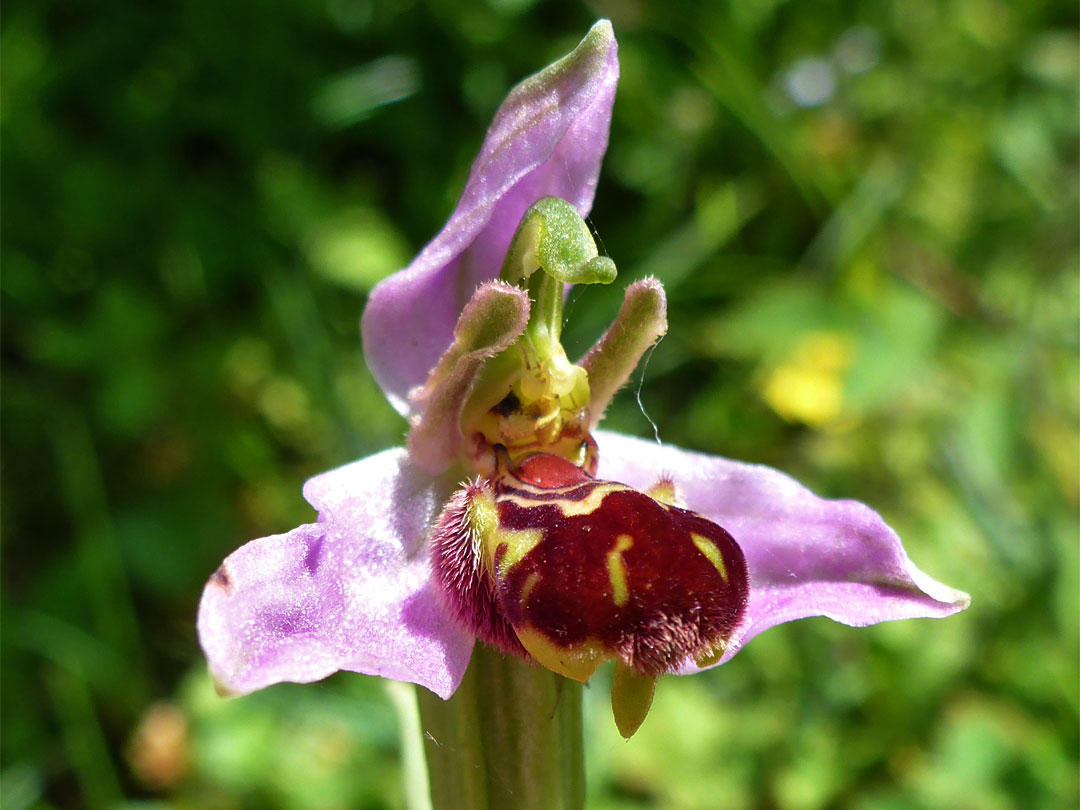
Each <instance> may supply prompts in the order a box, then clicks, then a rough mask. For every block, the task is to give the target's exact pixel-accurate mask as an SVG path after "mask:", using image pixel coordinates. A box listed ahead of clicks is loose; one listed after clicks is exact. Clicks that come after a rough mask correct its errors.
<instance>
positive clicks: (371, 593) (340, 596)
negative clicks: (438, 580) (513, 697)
mask: <svg viewBox="0 0 1080 810" xmlns="http://www.w3.org/2000/svg"><path fill="white" fill-rule="evenodd" d="M447 494H448V493H443V492H440V491H438V487H437V485H436V484H435V483H433V482H432V480H431V479H430V478H428V477H426V476H423V475H421V474H420V473H419V472H418V471H416V469H415V468H414V467H412V465H411V464H410V463H409V461H408V459H407V457H406V454H405V451H404V450H388V451H386V452H383V453H379V454H378V455H375V456H371V457H369V458H366V459H362V460H361V461H357V462H354V463H353V464H349V465H347V466H345V467H341V468H339V469H337V470H332V471H331V472H328V473H323V474H322V475H319V476H316V477H315V478H312V479H311V480H310V481H308V482H307V484H306V486H305V487H304V496H305V497H306V498H307V500H308V501H309V502H310V503H311V504H312V505H313V506H314V507H315V508H316V509H317V510H318V511H319V520H318V522H317V523H312V524H308V525H304V526H300V527H298V528H296V529H293V530H292V531H291V532H289V533H287V534H280V535H275V536H272V537H264V538H262V539H260V540H254V541H252V542H250V543H248V544H247V545H245V546H243V547H241V548H240V549H238V550H237V551H235V552H233V553H232V554H231V555H229V557H228V558H227V559H226V560H225V562H224V563H222V565H221V568H219V569H218V571H217V572H216V573H215V574H214V575H213V576H212V577H210V580H209V581H208V582H207V584H206V588H205V590H204V591H203V597H202V601H201V603H200V605H199V620H198V628H199V640H200V642H201V644H202V647H203V650H204V651H205V652H206V657H207V659H208V660H209V662H210V670H211V672H212V674H213V676H214V679H215V681H216V682H217V684H218V686H219V688H220V689H221V690H222V691H225V692H228V693H233V694H246V693H248V692H252V691H254V690H256V689H261V688H262V687H264V686H269V685H270V684H273V683H279V682H282V681H291V682H297V683H308V682H310V681H316V680H319V679H321V678H325V677H326V676H327V675H330V674H331V673H333V672H335V671H336V670H339V669H343V670H350V671H353V672H363V673H366V674H369V675H381V676H383V677H387V678H393V679H396V680H401V681H410V682H412V683H418V684H420V685H422V686H426V687H427V688H428V689H430V690H431V691H433V692H435V693H436V694H438V695H440V696H441V697H443V698H446V697H449V696H450V695H451V694H453V692H454V690H455V689H456V688H457V685H458V683H460V681H461V678H462V676H463V675H464V673H465V667H466V666H467V664H468V661H469V656H470V654H471V652H472V646H473V638H472V637H471V636H470V635H469V634H467V633H465V632H464V631H462V630H461V629H459V628H458V626H457V625H456V623H454V622H453V621H451V620H450V619H449V617H448V616H447V615H446V613H445V611H444V609H443V607H442V605H441V603H440V601H439V599H438V597H437V595H436V593H435V589H434V588H433V586H432V583H431V575H430V568H429V564H428V558H427V551H426V548H425V546H424V538H425V535H426V532H427V531H428V526H429V523H430V521H431V519H432V518H433V517H434V514H435V511H436V510H437V509H438V508H439V506H440V505H441V503H442V501H443V500H444V499H445V497H446V495H447Z"/></svg>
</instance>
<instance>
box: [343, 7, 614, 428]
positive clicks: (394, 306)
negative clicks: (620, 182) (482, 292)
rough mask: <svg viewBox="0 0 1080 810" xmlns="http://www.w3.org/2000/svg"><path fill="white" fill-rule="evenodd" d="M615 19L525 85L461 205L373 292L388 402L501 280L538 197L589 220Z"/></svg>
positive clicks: (371, 329)
mask: <svg viewBox="0 0 1080 810" xmlns="http://www.w3.org/2000/svg"><path fill="white" fill-rule="evenodd" d="M616 51H617V47H616V44H615V35H614V33H613V32H612V29H611V23H609V22H608V21H607V20H601V21H600V22H598V23H596V25H594V26H593V28H592V30H590V31H589V33H588V34H587V35H586V36H585V38H584V39H583V40H582V41H581V44H579V45H578V47H577V48H576V49H575V50H574V51H573V52H572V53H570V54H569V55H568V56H566V57H564V58H563V59H561V60H560V61H558V62H556V63H555V64H553V65H551V66H549V67H548V68H545V69H544V70H543V71H541V72H540V73H538V74H536V75H535V76H533V77H531V78H529V79H526V80H525V81H524V82H522V83H521V84H519V85H518V86H517V87H516V88H514V90H512V91H511V93H510V95H509V96H508V97H507V98H506V100H505V101H504V102H503V104H502V106H501V107H500V108H499V110H498V112H497V113H496V114H495V119H494V121H493V122H492V124H491V128H490V129H489V130H488V133H487V137H486V138H485V139H484V143H483V146H482V147H481V149H480V154H479V155H478V156H477V158H476V161H475V162H474V163H473V166H472V170H471V172H470V173H469V179H468V181H467V182H466V184H465V190H464V191H463V192H462V195H461V199H460V200H459V201H458V205H457V208H455V209H454V213H453V214H452V215H451V216H450V219H449V221H448V222H447V223H446V225H445V226H444V227H443V229H442V231H440V233H439V235H438V236H436V237H435V238H434V239H433V240H432V241H431V242H430V243H429V244H428V245H427V247H425V248H424V249H423V251H421V252H420V255H418V256H417V257H416V258H415V259H414V260H413V262H412V263H411V264H410V265H409V266H408V267H407V268H405V269H404V270H402V271H401V272H399V273H396V274H394V275H393V276H391V277H390V278H388V279H385V280H384V281H382V282H381V283H380V284H379V285H378V286H377V287H375V289H374V290H372V292H371V296H370V297H369V299H368V303H367V307H366V308H365V310H364V315H363V319H362V321H361V329H362V333H363V342H364V354H365V356H366V358H367V362H368V366H369V367H370V368H371V371H372V373H373V374H374V375H375V379H376V380H377V381H378V382H379V385H380V386H381V387H382V389H383V391H384V393H385V394H386V396H387V397H388V398H389V400H390V402H391V403H392V404H393V405H394V407H395V408H397V410H398V411H399V412H401V413H402V414H405V413H407V411H408V403H407V400H406V395H407V394H408V392H409V390H410V389H411V388H412V387H413V386H415V385H420V384H421V383H423V382H424V380H425V379H426V377H427V374H428V372H429V371H430V370H431V369H432V368H434V366H435V364H436V363H437V362H438V360H439V357H440V355H441V354H442V352H443V351H444V350H445V349H446V347H447V346H449V345H450V341H451V340H452V337H453V329H454V324H455V322H456V321H457V318H458V315H459V314H460V313H461V311H462V309H463V307H464V306H465V303H466V302H467V301H468V300H469V297H470V296H471V295H472V293H473V291H474V290H475V289H476V288H477V286H478V285H479V284H481V283H482V282H485V281H489V280H491V279H493V278H495V277H496V276H498V274H499V271H500V269H501V268H502V263H503V258H504V257H505V255H506V251H507V248H508V247H509V245H510V238H511V237H512V236H513V234H514V231H515V229H516V228H517V226H518V224H519V223H520V221H521V217H522V216H523V215H524V214H525V211H526V209H528V207H529V206H530V205H532V204H533V203H534V202H536V201H537V200H538V199H540V198H541V197H545V196H548V195H551V196H556V197H562V198H563V199H565V200H568V201H570V202H572V203H573V204H574V205H575V206H577V208H578V210H579V211H580V212H581V214H582V215H583V216H584V215H585V214H587V213H588V212H589V209H590V208H591V207H592V200H593V195H594V193H595V191H596V183H597V179H598V178H599V174H600V162H601V160H602V159H603V156H604V151H605V150H606V149H607V142H608V128H609V126H610V123H611V107H612V104H613V103H614V99H615V84H616V82H617V80H618V76H619V63H618V60H617V53H616Z"/></svg>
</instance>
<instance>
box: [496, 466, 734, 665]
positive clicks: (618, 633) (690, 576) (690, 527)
mask: <svg viewBox="0 0 1080 810" xmlns="http://www.w3.org/2000/svg"><path fill="white" fill-rule="evenodd" d="M522 466H523V468H524V469H521V470H519V471H518V473H517V475H515V476H513V477H504V478H502V479H501V480H500V481H499V482H498V483H497V484H496V486H495V491H496V502H497V504H498V514H499V526H500V529H505V530H510V531H528V530H534V531H538V532H540V533H541V536H542V539H541V541H540V542H539V543H537V545H536V546H535V547H534V548H533V549H532V550H531V551H529V552H528V553H527V554H526V555H525V556H524V557H523V558H522V559H521V560H520V561H519V562H517V563H515V564H514V565H513V566H511V567H510V568H509V569H508V570H507V571H506V572H505V573H503V574H497V576H498V583H497V594H498V602H499V606H500V608H501V610H502V612H503V613H504V614H505V615H506V616H507V618H508V619H509V621H510V623H511V625H513V626H514V627H515V628H521V627H531V628H532V629H535V630H537V631H539V632H541V633H543V634H544V636H545V637H547V638H548V640H550V641H551V642H552V643H553V644H555V645H556V646H558V647H562V648H571V647H575V646H577V645H579V644H582V643H584V642H586V641H588V640H593V641H598V642H600V643H601V644H602V645H603V646H604V647H605V648H606V649H608V650H610V651H612V653H613V654H615V655H617V656H618V657H619V658H620V659H622V660H623V661H624V662H625V663H626V664H627V665H628V666H631V667H633V668H634V669H636V670H637V671H639V672H640V673H641V674H643V675H659V674H662V673H664V672H670V671H672V670H674V669H676V668H677V667H678V666H679V665H680V664H681V663H682V662H683V661H684V660H685V659H686V658H687V657H697V656H703V655H708V654H710V653H711V652H712V651H713V650H714V649H716V648H717V647H720V646H722V645H723V643H724V642H725V641H726V639H727V638H729V637H730V635H731V634H732V632H733V631H734V629H735V627H736V626H737V625H738V623H739V621H740V619H741V618H742V616H743V614H744V612H745V609H746V601H747V595H748V592H749V583H748V577H747V568H746V560H745V557H744V556H743V553H742V550H741V549H740V548H739V546H738V544H737V543H736V542H735V540H734V539H733V538H732V537H731V535H730V534H728V532H727V531H725V530H724V529H723V528H721V527H720V526H717V525H716V524H715V523H713V522H711V521H709V520H706V519H705V518H703V517H701V516H700V515H697V514H695V513H693V512H690V511H687V510H685V509H680V508H679V507H676V506H670V505H667V504H664V503H661V502H659V501H657V500H655V499H653V498H652V497H650V496H649V495H647V494H645V493H643V492H639V491H637V490H634V489H631V488H630V487H626V486H624V485H622V484H616V483H613V482H607V481H599V480H596V479H593V478H592V477H590V476H588V475H586V474H585V473H584V472H582V471H581V470H580V469H578V468H576V467H574V465H572V464H570V463H569V462H567V461H566V460H564V459H561V458H559V457H556V456H534V457H533V458H532V459H530V460H528V461H527V462H526V463H525V464H523V465H522ZM526 479H531V480H532V481H537V482H540V481H543V482H544V483H556V486H554V487H542V486H538V485H537V484H530V483H525V480H526ZM495 562H496V565H495V570H496V572H500V566H499V557H498V552H497V557H496V560H495ZM616 580H618V581H619V582H616Z"/></svg>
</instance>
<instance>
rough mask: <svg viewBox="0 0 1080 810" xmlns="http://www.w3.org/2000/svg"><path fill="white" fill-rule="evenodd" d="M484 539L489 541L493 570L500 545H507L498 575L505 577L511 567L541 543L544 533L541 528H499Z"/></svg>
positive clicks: (488, 550) (490, 560)
mask: <svg viewBox="0 0 1080 810" xmlns="http://www.w3.org/2000/svg"><path fill="white" fill-rule="evenodd" d="M484 539H485V540H486V542H487V556H488V563H489V566H490V568H491V570H492V571H494V568H495V565H494V564H495V555H496V553H497V552H498V550H499V546H502V545H505V546H506V551H505V552H503V555H502V558H501V559H500V560H499V570H498V575H499V576H500V577H505V576H506V575H507V574H508V573H509V572H510V569H511V568H513V567H514V566H515V565H517V564H518V563H519V562H521V561H522V560H523V559H524V558H525V555H526V554H528V553H529V552H530V551H532V550H533V549H534V548H536V547H537V546H538V545H539V544H540V541H541V540H543V539H544V533H543V532H542V531H541V530H540V529H499V530H497V531H495V532H492V533H491V534H490V535H489V536H488V537H486V538H484Z"/></svg>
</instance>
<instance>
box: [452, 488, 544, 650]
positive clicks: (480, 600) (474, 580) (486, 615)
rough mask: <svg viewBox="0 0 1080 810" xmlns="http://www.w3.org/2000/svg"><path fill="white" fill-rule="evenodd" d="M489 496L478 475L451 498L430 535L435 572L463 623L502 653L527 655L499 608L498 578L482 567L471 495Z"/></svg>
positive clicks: (454, 610)
mask: <svg viewBox="0 0 1080 810" xmlns="http://www.w3.org/2000/svg"><path fill="white" fill-rule="evenodd" d="M491 496H492V492H491V486H490V485H489V484H488V483H487V482H485V481H483V480H482V479H477V480H476V481H473V482H470V483H468V484H467V485H466V486H465V488H464V489H461V490H459V491H457V492H455V493H454V495H453V497H451V498H450V500H449V501H448V502H447V504H446V506H445V508H444V509H443V511H442V514H441V515H440V516H439V519H438V521H437V522H436V524H435V531H434V534H433V535H432V539H431V568H432V573H433V575H434V579H435V584H436V586H437V587H438V590H439V592H440V593H441V594H442V597H443V601H444V602H445V604H446V606H447V607H448V608H449V609H450V611H451V612H452V613H453V614H454V616H456V617H457V619H458V621H459V622H460V623H461V624H462V625H463V626H464V627H465V628H467V629H468V630H469V631H470V632H472V633H474V634H476V636H477V637H479V638H480V639H481V640H483V641H485V642H487V643H488V644H491V645H492V646H494V647H496V648H498V649H499V650H501V651H502V652H504V653H507V654H510V655H516V656H519V657H521V658H527V657H528V653H526V652H525V649H524V648H523V647H522V646H521V642H520V641H518V638H517V635H516V634H515V633H514V628H513V627H511V626H510V623H509V622H508V621H507V619H506V617H505V615H504V614H503V613H502V611H501V610H500V609H499V606H498V604H497V602H496V599H495V586H494V583H493V582H492V580H491V577H490V576H489V575H488V573H487V571H485V569H484V563H483V557H482V552H481V543H480V538H479V537H477V535H476V531H475V529H474V528H473V527H471V526H470V525H469V519H468V512H469V505H470V501H471V500H472V499H473V498H476V497H491Z"/></svg>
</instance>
